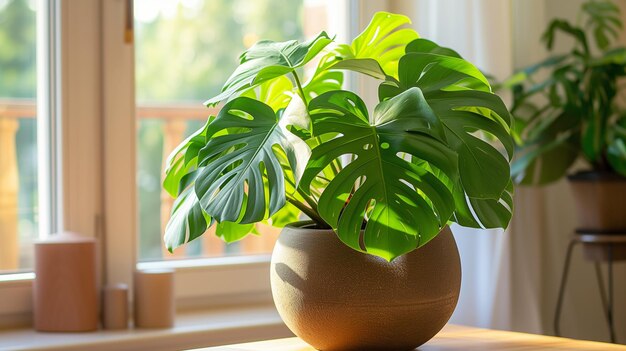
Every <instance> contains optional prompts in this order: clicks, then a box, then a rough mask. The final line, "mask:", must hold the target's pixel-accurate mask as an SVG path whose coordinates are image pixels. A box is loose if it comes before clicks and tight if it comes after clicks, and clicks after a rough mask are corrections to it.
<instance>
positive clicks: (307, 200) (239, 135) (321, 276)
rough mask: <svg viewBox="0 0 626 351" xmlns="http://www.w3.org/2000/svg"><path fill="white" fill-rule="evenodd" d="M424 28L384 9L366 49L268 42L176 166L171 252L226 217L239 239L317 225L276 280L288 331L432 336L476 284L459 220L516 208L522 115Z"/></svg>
mask: <svg viewBox="0 0 626 351" xmlns="http://www.w3.org/2000/svg"><path fill="white" fill-rule="evenodd" d="M408 23H410V21H409V19H408V18H406V17H405V16H401V15H395V14H390V13H384V12H381V13H377V14H376V15H375V16H374V17H373V18H372V21H371V23H370V24H369V25H368V27H367V28H366V29H365V30H364V31H363V32H362V33H361V34H360V35H359V36H357V37H356V38H355V39H354V40H353V41H352V43H350V44H334V43H333V40H332V39H331V38H330V37H329V36H328V35H327V34H326V33H325V32H321V33H320V34H319V35H318V36H316V37H315V38H312V39H310V40H308V41H306V42H303V43H299V42H297V41H288V42H280V43H279V42H273V41H267V40H264V41H260V42H258V43H256V44H255V45H254V46H252V47H251V48H250V49H249V50H247V51H246V52H245V53H243V54H242V55H241V57H240V61H241V62H240V63H241V64H240V66H239V67H238V68H237V69H236V70H235V71H234V72H233V74H232V75H231V77H230V78H229V79H228V81H227V82H226V84H225V85H224V88H223V91H222V93H221V94H219V95H218V96H216V97H214V98H211V99H210V100H208V101H207V105H216V104H218V103H220V102H222V101H226V103H225V104H224V106H223V107H222V108H221V110H220V112H219V113H218V115H217V116H215V117H211V118H209V120H208V122H207V124H206V125H205V126H204V127H203V128H202V129H200V130H198V131H197V132H196V133H194V134H193V135H192V136H190V137H189V138H188V139H187V140H185V141H184V142H183V143H182V144H181V145H180V146H179V147H178V148H177V149H176V150H175V151H174V152H173V154H172V155H171V157H170V159H169V160H168V167H167V170H166V173H167V176H166V179H165V183H164V187H165V189H167V191H168V192H170V193H171V194H172V195H173V196H175V197H177V199H176V202H175V205H174V209H173V211H172V216H171V219H170V221H169V224H168V226H167V228H166V233H165V243H166V245H167V247H168V249H170V250H173V249H174V248H176V247H177V246H179V245H182V244H184V243H185V242H189V241H191V240H193V239H195V238H197V237H198V236H200V235H202V234H203V233H204V232H205V230H206V229H207V227H208V226H210V225H212V224H213V223H217V224H216V225H217V228H216V232H217V235H218V236H220V237H222V238H223V239H224V240H226V241H234V240H238V239H240V238H241V237H243V236H244V235H245V234H247V233H248V232H249V231H250V227H249V226H250V225H251V224H253V223H255V222H259V221H270V222H272V224H274V225H281V224H285V222H287V221H296V220H297V218H298V212H302V213H303V214H304V215H306V216H307V217H308V218H309V219H310V220H309V221H305V222H295V223H291V224H289V225H287V226H286V227H285V229H284V230H283V232H282V233H281V235H280V237H279V239H278V242H277V244H276V247H275V249H274V252H273V254H272V264H271V282H272V292H273V296H274V301H275V303H276V306H277V308H278V311H279V312H280V314H281V316H282V318H283V319H284V321H285V323H286V324H287V326H289V328H291V330H292V331H293V332H294V333H295V334H297V335H298V336H300V337H301V338H302V339H304V340H305V341H307V342H309V343H310V344H311V345H313V346H314V347H316V348H318V349H322V350H345V349H394V350H401V349H407V350H408V349H413V348H415V347H417V346H418V345H420V344H422V343H424V342H426V341H427V340H429V339H430V338H431V337H432V336H434V335H435V334H436V333H437V332H438V331H439V330H440V329H441V328H442V327H443V325H444V324H445V323H446V322H447V320H448V319H449V317H450V315H451V314H452V311H453V310H454V307H455V306H456V302H457V300H458V294H459V289H460V279H461V269H460V261H459V255H458V251H457V248H456V244H455V242H454V238H453V237H452V235H451V232H450V230H449V229H448V227H447V224H448V223H450V222H456V223H459V224H461V225H465V226H470V227H489V228H492V227H502V228H504V227H506V226H507V224H508V222H509V220H510V217H511V210H512V185H511V184H512V183H511V179H510V175H509V174H510V173H509V159H510V157H511V156H512V152H513V148H514V143H513V141H512V138H511V137H510V126H511V117H510V115H509V112H508V110H507V108H506V107H505V105H504V104H503V103H502V101H501V100H500V98H499V97H498V96H497V95H495V94H493V93H492V91H491V87H490V85H489V83H488V82H487V79H485V77H484V76H483V74H481V72H480V71H479V70H478V69H476V68H475V67H474V66H473V65H472V64H470V63H469V62H467V61H465V60H463V59H462V58H461V57H460V56H459V55H458V54H457V53H456V52H454V51H453V50H450V49H447V48H443V47H440V46H438V45H437V44H435V43H433V42H431V41H428V40H426V39H420V38H419V36H418V34H417V33H416V32H415V31H413V30H412V29H409V28H403V26H404V25H406V24H408ZM314 59H316V61H317V63H316V65H314V66H313V67H308V66H310V65H311V64H312V63H313V62H314ZM305 67H308V68H309V71H310V72H311V73H312V74H310V75H309V76H310V77H309V78H308V79H307V80H306V81H305V80H303V79H302V78H303V76H305V75H306V71H307V70H306V69H303V68H305ZM311 68H312V69H311ZM345 70H351V71H355V72H358V73H361V74H366V75H369V76H371V77H374V78H376V79H379V80H380V85H379V91H378V93H379V98H380V101H379V102H378V103H377V104H376V106H375V107H374V108H373V109H368V108H367V106H366V103H365V102H364V101H363V100H362V99H361V98H360V97H359V96H358V95H357V94H356V93H354V92H351V91H347V90H342V88H343V86H342V85H343V75H344V71H345ZM303 82H304V83H303Z"/></svg>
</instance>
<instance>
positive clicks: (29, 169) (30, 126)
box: [0, 0, 39, 273]
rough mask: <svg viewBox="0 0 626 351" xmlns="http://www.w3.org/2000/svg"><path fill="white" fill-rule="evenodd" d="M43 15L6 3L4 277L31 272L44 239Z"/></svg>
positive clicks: (0, 177)
mask: <svg viewBox="0 0 626 351" xmlns="http://www.w3.org/2000/svg"><path fill="white" fill-rule="evenodd" d="M37 10H38V8H37V4H36V3H35V2H34V1H28V0H0V170H1V171H0V242H1V243H2V244H0V273H2V272H9V271H18V270H26V269H29V268H31V267H32V264H33V257H32V242H33V240H34V239H36V238H37V237H38V235H39V211H38V208H39V205H38V178H37V174H38V171H39V170H38V160H37V158H38V156H37V133H38V130H37V129H38V128H37V117H38V116H37V106H36V99H35V97H36V95H37V69H36V66H37V64H36V62H37V58H36V52H37V35H36V19H37Z"/></svg>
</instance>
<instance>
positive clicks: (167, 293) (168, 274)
mask: <svg viewBox="0 0 626 351" xmlns="http://www.w3.org/2000/svg"><path fill="white" fill-rule="evenodd" d="M134 283H135V284H134V295H133V301H134V306H135V308H134V314H135V327H137V328H171V327H173V326H174V314H175V310H176V308H175V305H174V271H173V270H169V269H160V270H142V271H136V272H135V276H134Z"/></svg>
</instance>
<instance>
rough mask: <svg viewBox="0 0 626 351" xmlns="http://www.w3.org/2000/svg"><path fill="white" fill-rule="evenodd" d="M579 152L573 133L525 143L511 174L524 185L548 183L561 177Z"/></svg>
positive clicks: (514, 162)
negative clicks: (528, 143)
mask: <svg viewBox="0 0 626 351" xmlns="http://www.w3.org/2000/svg"><path fill="white" fill-rule="evenodd" d="M579 153H580V146H579V145H578V144H577V143H576V142H575V138H572V136H571V134H562V135H559V136H556V137H555V138H554V139H546V140H545V141H539V142H536V143H533V144H530V145H525V146H524V147H523V148H522V149H521V150H520V151H519V152H518V154H517V157H516V158H515V159H514V160H513V164H512V167H511V174H512V175H513V178H514V179H515V182H516V183H519V184H522V185H543V184H548V183H551V182H554V181H556V180H558V179H561V178H562V177H563V176H564V175H565V174H566V173H567V170H568V169H569V168H570V167H571V166H572V165H573V164H574V161H576V159H577V157H578V155H579Z"/></svg>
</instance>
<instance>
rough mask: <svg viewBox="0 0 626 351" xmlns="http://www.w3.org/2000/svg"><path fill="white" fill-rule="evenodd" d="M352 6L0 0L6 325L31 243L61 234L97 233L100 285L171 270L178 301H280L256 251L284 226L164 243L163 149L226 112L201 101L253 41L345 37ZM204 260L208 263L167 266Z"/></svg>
mask: <svg viewBox="0 0 626 351" xmlns="http://www.w3.org/2000/svg"><path fill="white" fill-rule="evenodd" d="M348 3H349V1H348V0H345V1H338V2H337V1H333V0H299V1H290V2H283V1H279V0H259V1H254V2H250V1H244V0H236V1H229V0H160V1H154V0H134V1H133V0H127V1H68V0H0V243H1V244H0V328H2V327H4V326H6V325H9V326H14V325H15V324H26V323H28V320H29V319H30V317H31V296H30V292H31V287H32V278H33V274H32V273H30V271H31V270H32V264H33V245H32V243H33V241H34V240H36V239H39V238H41V237H42V236H44V235H48V234H50V233H53V232H55V231H57V230H59V229H64V230H70V231H74V232H77V233H79V234H82V235H85V236H90V237H96V238H98V239H99V240H100V242H101V244H102V245H100V248H101V252H100V254H101V255H100V258H101V262H100V263H101V267H102V270H101V272H100V274H101V276H102V278H103V279H102V281H103V282H104V283H107V284H114V283H126V284H131V283H132V274H133V271H134V270H135V269H137V268H139V269H142V268H150V267H159V266H163V265H165V266H167V267H169V268H174V269H176V271H177V275H176V276H177V278H176V294H177V299H178V301H179V302H178V303H180V305H179V306H197V305H204V304H206V301H211V303H215V304H222V303H235V302H237V301H246V302H248V303H252V302H255V303H256V302H263V303H265V302H268V301H270V299H271V297H270V294H269V283H268V280H267V279H266V277H267V271H268V270H269V261H268V256H267V255H251V254H263V253H265V254H267V253H269V252H270V251H271V249H272V247H273V245H274V240H275V238H276V236H277V235H278V233H279V232H280V229H279V228H272V227H270V226H262V225H259V227H257V231H259V232H263V235H262V236H250V238H249V239H245V240H243V241H241V242H239V243H236V244H233V245H229V246H226V245H225V244H223V242H221V241H220V240H219V239H217V238H216V237H215V236H211V235H205V236H204V237H203V239H201V240H198V241H197V242H196V243H192V244H191V245H188V246H186V247H184V248H181V249H180V250H178V251H177V252H176V255H174V256H172V255H170V254H169V253H166V252H164V250H163V249H162V247H163V244H162V227H163V226H164V225H165V223H166V221H167V219H168V216H169V210H170V206H171V204H172V200H171V199H169V198H168V197H167V196H166V195H165V194H164V193H162V192H161V175H162V171H163V162H164V157H166V156H167V155H168V154H169V152H170V150H171V149H172V148H174V147H175V146H176V145H177V144H178V143H179V142H180V141H181V140H182V139H183V138H184V137H185V135H187V134H189V133H190V132H192V131H194V130H195V129H196V128H198V127H199V126H200V125H201V124H202V123H203V122H204V121H205V120H206V119H207V117H208V116H209V115H210V114H211V113H213V114H214V113H216V112H217V110H213V111H211V110H208V109H207V108H205V107H204V106H203V101H204V100H205V99H207V98H209V97H211V96H212V95H214V94H216V93H217V92H218V91H219V90H220V88H221V84H223V82H224V81H225V79H226V78H227V76H228V75H229V74H230V73H231V71H232V70H233V69H234V67H235V66H236V64H237V57H238V55H239V54H240V53H241V52H242V51H243V50H245V48H246V47H248V46H250V45H251V44H252V43H253V42H255V41H257V40H259V39H261V38H268V39H273V40H286V39H292V38H299V39H302V38H304V37H310V36H311V35H313V34H316V33H317V32H318V31H320V30H327V31H328V32H329V33H335V34H337V35H338V38H340V40H343V39H342V38H344V37H347V26H348V21H347V19H348V12H347V9H348ZM129 8H134V22H133V21H132V19H133V17H131V16H130V15H129V11H128V9H129ZM329 9H332V11H330V10H329ZM294 13H295V14H297V15H296V16H294V15H293V14H294ZM305 14H306V16H305ZM268 18H269V20H268ZM129 19H131V21H129ZM133 23H134V25H135V31H134V39H135V40H134V42H131V41H128V40H127V39H128V37H127V36H125V34H128V31H127V30H128V29H129V24H133ZM60 39H62V40H60ZM133 82H134V83H133ZM59 117H62V118H59ZM61 132H62V133H61ZM135 203H137V204H135ZM61 214H62V215H63V216H61ZM135 234H136V235H135ZM209 234H210V233H209ZM242 254H246V255H247V256H238V257H234V258H226V259H213V257H224V256H228V255H230V256H233V255H242ZM199 257H212V258H207V259H195V260H176V261H172V260H165V261H163V260H164V259H169V258H199ZM148 261H152V262H148ZM5 273H12V274H5ZM13 273H22V274H13ZM234 273H236V274H234ZM235 275H236V277H237V279H232V277H233V276H235ZM216 282H217V284H216ZM208 297H211V298H208Z"/></svg>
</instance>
